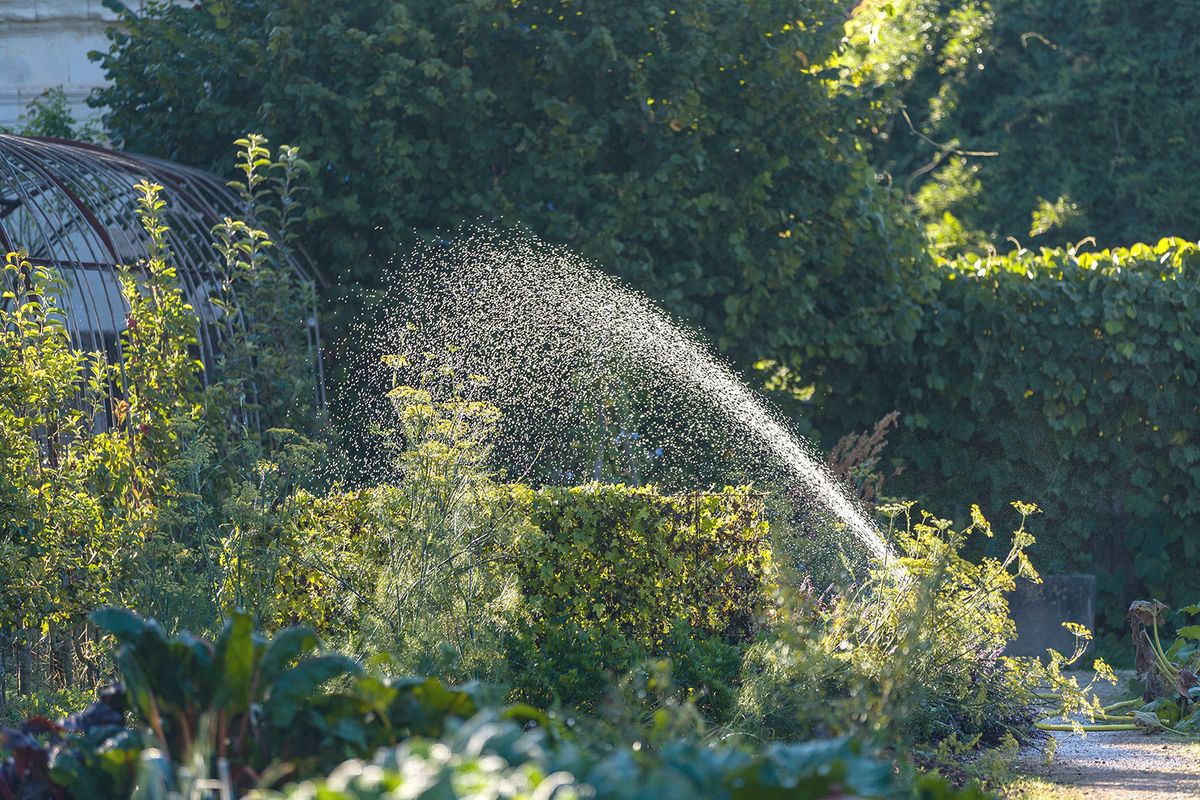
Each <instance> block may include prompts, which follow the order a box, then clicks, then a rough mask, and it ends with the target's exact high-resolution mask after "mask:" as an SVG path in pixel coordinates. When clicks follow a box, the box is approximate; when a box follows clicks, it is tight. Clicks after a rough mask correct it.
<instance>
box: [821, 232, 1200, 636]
mask: <svg viewBox="0 0 1200 800" xmlns="http://www.w3.org/2000/svg"><path fill="white" fill-rule="evenodd" d="M1197 269H1200V253H1198V249H1197V247H1196V245H1194V244H1189V243H1186V242H1182V241H1179V240H1171V239H1167V240H1163V241H1161V242H1159V243H1158V244H1157V245H1154V246H1149V245H1135V246H1134V247H1132V248H1129V249H1119V250H1112V251H1101V252H1096V253H1073V252H1071V251H1064V250H1043V251H1042V252H1031V251H1028V250H1022V251H1017V252H1014V253H1012V254H1010V255H1008V256H1002V257H991V258H986V257H985V258H979V257H975V256H964V257H962V258H960V259H956V260H954V261H952V262H949V263H947V264H945V265H944V266H943V273H942V283H941V286H940V288H939V289H938V292H937V295H936V302H935V303H931V304H930V305H929V307H928V308H927V311H926V314H925V317H924V326H923V330H922V331H921V333H920V334H919V336H918V337H917V339H916V340H915V342H914V344H913V346H912V349H911V350H910V351H908V352H905V353H901V354H898V355H897V360H896V365H895V368H894V369H893V370H892V371H891V372H889V373H887V374H885V375H882V376H877V377H878V378H879V379H882V380H883V381H885V382H887V384H888V385H889V386H890V389H889V390H888V394H886V395H883V396H881V397H879V398H878V399H874V398H872V395H871V392H872V391H873V390H874V391H882V388H880V389H877V390H876V389H873V386H872V384H870V383H864V391H863V393H862V394H860V395H858V396H857V397H859V398H860V401H859V402H856V403H854V404H851V405H850V406H849V408H850V409H857V410H858V411H859V413H861V412H862V411H863V410H865V411H866V415H865V417H866V418H870V416H871V415H872V414H874V415H876V416H880V415H882V414H883V413H885V412H886V411H888V410H890V409H891V408H893V407H898V408H901V409H904V410H905V411H906V412H907V413H906V414H905V416H904V417H903V418H902V424H901V430H900V432H899V433H897V434H894V435H893V437H892V444H891V445H890V449H889V451H888V453H889V456H888V457H889V458H891V457H896V458H899V459H901V460H903V462H904V463H905V465H906V469H905V471H904V473H903V474H902V475H901V476H900V477H898V478H896V479H894V480H893V481H892V482H891V483H890V484H889V487H888V489H889V492H890V493H899V494H901V495H903V494H906V493H907V494H909V495H910V496H914V497H917V496H919V497H921V498H922V499H923V501H925V502H926V503H927V504H931V505H933V506H935V507H946V508H961V507H963V505H964V504H965V503H967V502H969V499H970V498H972V497H976V498H979V500H980V504H981V506H982V507H983V508H984V509H985V511H988V512H989V513H996V512H997V511H998V510H999V509H1000V508H1001V507H1002V506H1003V505H1004V504H1006V503H1007V502H1008V500H1009V499H1010V498H1012V497H1014V496H1023V497H1026V498H1028V499H1029V500H1031V501H1035V502H1036V503H1037V504H1038V505H1039V506H1041V508H1042V509H1043V510H1044V512H1045V514H1046V518H1047V523H1048V524H1047V525H1046V528H1047V534H1046V535H1045V536H1043V537H1042V544H1041V545H1040V546H1039V547H1038V549H1037V550H1035V553H1034V555H1035V557H1036V558H1037V559H1038V560H1039V561H1040V562H1041V563H1042V564H1043V568H1044V569H1046V570H1049V571H1068V570H1072V569H1078V570H1084V571H1089V572H1091V571H1094V572H1096V573H1097V575H1098V576H1099V578H1100V580H1099V585H1100V591H1101V609H1100V610H1101V613H1102V619H1103V622H1104V627H1105V629H1106V630H1108V631H1119V630H1120V628H1121V627H1123V625H1122V621H1121V619H1122V615H1123V614H1124V609H1125V606H1126V604H1127V603H1128V598H1129V597H1131V596H1138V595H1139V594H1151V595H1153V596H1156V597H1161V598H1163V599H1164V600H1167V601H1168V602H1173V603H1178V602H1182V601H1184V600H1186V599H1187V598H1188V597H1191V596H1194V595H1195V593H1196V591H1197V590H1198V589H1200V583H1197V581H1196V579H1195V576H1194V575H1192V574H1190V573H1188V572H1186V571H1183V572H1181V571H1180V570H1179V569H1177V568H1176V565H1178V564H1186V563H1192V562H1193V561H1194V560H1195V558H1196V557H1197V555H1200V551H1198V550H1197V547H1198V543H1197V541H1196V538H1195V536H1194V528H1195V526H1196V521H1197V519H1198V518H1200V517H1198V515H1200V505H1197V503H1198V502H1200V446H1198V445H1197V442H1196V441H1195V437H1196V431H1197V429H1200V408H1198V406H1197V402H1196V397H1197V394H1196V385H1197V381H1200V366H1198V364H1197V360H1198V359H1200V338H1198V337H1197V334H1196V331H1195V329H1194V326H1193V325H1192V324H1191V322H1190V320H1191V319H1193V318H1194V317H1195V315H1196V314H1197V309H1198V308H1200V305H1198V303H1200V289H1198V286H1197ZM871 403H874V404H875V405H874V408H871V405H870V404H871ZM837 411H840V413H841V414H842V416H841V418H840V419H841V421H840V422H839V423H837V424H838V425H839V426H844V427H843V429H845V428H853V427H856V426H858V425H860V424H861V421H859V420H853V419H852V417H850V416H849V415H848V414H846V413H845V411H844V410H835V409H830V410H828V411H827V412H826V413H827V414H829V416H831V417H832V416H834V412H837ZM851 413H853V412H851Z"/></svg>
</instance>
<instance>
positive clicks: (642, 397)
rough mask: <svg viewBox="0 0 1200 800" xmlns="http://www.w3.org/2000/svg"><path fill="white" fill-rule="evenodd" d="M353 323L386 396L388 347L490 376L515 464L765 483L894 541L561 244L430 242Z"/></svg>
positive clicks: (373, 383) (876, 551) (721, 378)
mask: <svg viewBox="0 0 1200 800" xmlns="http://www.w3.org/2000/svg"><path fill="white" fill-rule="evenodd" d="M354 336H355V337H356V338H357V339H359V340H360V341H361V342H362V343H364V344H365V345H366V347H365V348H364V349H363V353H365V354H366V355H364V356H363V363H362V364H361V365H360V370H361V374H362V378H363V380H362V382H361V386H360V390H363V391H365V389H362V387H366V386H370V387H373V388H371V389H370V391H371V392H373V393H374V394H375V395H376V396H378V395H380V394H381V393H382V390H381V389H380V387H381V386H382V383H383V379H382V378H381V376H380V372H381V369H382V368H381V367H380V366H379V364H378V356H379V355H380V354H384V353H406V354H418V355H420V354H423V353H429V354H432V355H433V357H434V358H439V359H443V360H444V361H445V362H446V363H448V364H450V365H451V366H452V367H453V368H454V369H455V370H456V371H458V372H460V373H462V374H467V373H476V374H481V375H485V376H487V377H488V378H489V380H490V385H489V387H488V389H487V392H488V397H487V399H489V400H490V401H491V402H493V403H495V404H496V405H497V406H499V407H500V409H501V411H502V412H503V422H502V423H501V428H500V430H499V431H498V433H497V437H496V438H497V441H498V448H497V453H498V456H499V458H500V459H501V460H502V461H503V462H504V464H503V465H504V467H505V468H506V469H507V471H508V473H509V474H510V475H520V476H534V477H535V479H536V480H541V481H545V482H560V483H580V482H584V481H588V480H593V479H596V480H612V481H624V482H631V481H632V482H649V483H655V484H657V485H660V486H662V487H664V488H666V489H669V490H676V491H689V490H695V489H704V488H708V487H711V486H715V485H723V484H728V483H741V482H753V483H754V484H756V485H759V486H764V487H771V488H772V489H775V490H781V491H782V492H783V494H784V495H785V496H786V497H787V498H789V501H790V502H791V503H792V504H793V505H794V506H795V507H796V508H797V509H799V511H800V512H802V513H803V514H804V515H805V516H806V517H808V518H812V519H817V520H820V521H821V523H822V524H823V525H825V528H826V529H827V530H832V531H836V532H837V533H836V535H839V536H843V537H845V538H846V539H847V540H848V543H849V544H852V545H854V546H856V547H857V549H858V550H859V551H861V552H863V553H864V554H865V555H866V556H867V557H868V558H873V559H884V558H886V557H887V556H888V555H889V548H888V546H887V545H886V543H885V542H884V540H883V539H882V538H881V536H880V535H879V532H878V531H877V530H876V528H875V527H874V525H873V524H872V523H871V522H870V520H869V519H868V517H867V516H866V515H865V514H864V512H863V511H862V509H861V508H860V507H859V505H858V503H857V501H856V500H855V499H853V498H852V496H851V495H850V494H849V493H848V492H847V491H846V489H845V487H843V486H842V485H840V484H839V483H838V481H836V480H835V479H834V478H833V476H832V475H831V474H830V473H829V471H828V469H827V468H826V467H825V465H824V463H823V461H822V460H821V459H820V458H819V457H818V456H817V454H816V453H815V451H814V450H813V448H812V446H811V445H810V444H809V443H808V442H807V441H806V440H805V439H804V438H803V437H802V436H800V435H799V433H797V432H796V431H795V429H794V428H793V426H792V425H791V423H790V422H789V421H788V420H787V419H786V418H785V417H784V416H782V415H781V414H780V413H778V412H777V411H776V410H775V409H774V408H772V407H771V406H770V405H769V404H768V402H767V401H766V400H765V399H764V398H763V397H762V396H761V395H759V394H758V393H756V392H755V391H753V390H751V389H750V388H749V387H748V386H747V385H746V384H745V383H744V382H743V381H742V380H740V379H739V378H738V376H737V375H736V374H735V373H734V372H733V370H732V369H731V368H730V367H729V366H728V365H727V364H726V363H725V362H724V361H723V360H721V359H720V358H719V357H718V356H716V355H715V354H714V353H713V351H712V349H711V348H710V347H709V346H708V345H707V343H706V342H704V341H703V340H702V339H701V338H700V337H699V336H698V335H697V334H695V333H694V332H692V331H690V330H688V329H687V328H686V327H684V326H682V325H681V324H679V323H677V322H676V321H674V320H673V319H672V318H671V317H670V316H669V315H668V314H666V313H665V312H664V311H663V310H662V309H660V308H659V307H657V306H656V305H655V304H654V303H652V302H651V301H650V300H648V299H647V298H646V297H645V296H644V295H642V294H640V293H638V292H635V291H633V290H631V289H630V288H628V287H626V286H624V285H622V284H621V283H620V282H619V281H617V280H615V279H613V278H611V277H609V276H607V275H605V274H604V273H602V272H601V271H600V270H598V269H597V268H595V267H594V266H592V265H591V264H589V263H588V262H587V261H586V260H584V259H582V258H580V257H579V256H577V255H575V254H573V253H571V252H570V251H568V250H566V249H564V248H561V247H557V246H552V245H548V244H546V243H544V242H541V241H540V240H538V239H536V238H535V237H533V236H530V235H523V234H512V233H503V234H502V233H499V232H496V231H494V230H491V229H486V228H481V229H475V230H473V231H468V232H466V233H464V234H463V235H461V236H459V237H458V238H456V239H454V240H452V241H443V242H441V243H437V244H431V245H426V246H424V247H422V248H419V249H418V250H416V251H415V252H414V253H413V254H412V255H411V257H409V258H407V259H406V260H405V261H404V263H402V264H401V265H399V267H398V268H397V269H396V271H395V272H394V274H393V275H392V276H391V282H390V285H389V287H388V289H387V292H386V299H385V301H384V302H383V303H382V304H381V305H380V307H379V311H377V313H376V314H375V315H374V316H373V317H371V318H370V319H362V320H360V321H359V322H358V323H357V325H356V327H355V332H354ZM381 408H382V406H381Z"/></svg>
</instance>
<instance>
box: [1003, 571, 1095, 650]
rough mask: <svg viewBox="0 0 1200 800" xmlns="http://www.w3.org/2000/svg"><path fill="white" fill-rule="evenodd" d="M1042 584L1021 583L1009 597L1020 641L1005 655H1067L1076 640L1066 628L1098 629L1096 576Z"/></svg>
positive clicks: (1050, 579) (1056, 577) (1058, 578)
mask: <svg viewBox="0 0 1200 800" xmlns="http://www.w3.org/2000/svg"><path fill="white" fill-rule="evenodd" d="M1042 580H1043V582H1042V583H1038V584H1035V583H1030V582H1029V581H1019V582H1018V583H1017V589H1016V591H1014V592H1013V593H1012V594H1010V595H1009V596H1008V605H1009V610H1010V611H1011V613H1012V618H1013V621H1014V622H1016V624H1017V638H1016V639H1015V640H1013V641H1012V642H1010V643H1009V645H1008V648H1007V649H1006V650H1005V651H1004V653H1005V655H1009V656H1045V655H1046V649H1047V648H1053V649H1055V650H1057V651H1059V652H1060V653H1062V654H1063V655H1068V656H1069V655H1070V654H1071V653H1072V652H1073V651H1074V649H1075V637H1074V636H1072V635H1071V633H1070V632H1069V631H1068V630H1067V629H1066V628H1064V627H1063V626H1062V624H1063V623H1064V622H1078V623H1079V624H1080V625H1083V626H1084V627H1086V628H1087V629H1088V630H1095V625H1096V576H1095V575H1043V576H1042Z"/></svg>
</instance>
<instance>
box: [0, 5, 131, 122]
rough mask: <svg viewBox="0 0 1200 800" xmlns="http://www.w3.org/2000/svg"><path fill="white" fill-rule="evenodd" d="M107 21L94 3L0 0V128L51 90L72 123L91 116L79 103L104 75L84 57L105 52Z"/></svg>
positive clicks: (103, 10) (106, 15) (109, 19)
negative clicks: (63, 99)
mask: <svg viewBox="0 0 1200 800" xmlns="http://www.w3.org/2000/svg"><path fill="white" fill-rule="evenodd" d="M126 2H127V4H128V5H130V6H131V7H138V6H140V5H141V3H140V2H138V0H132V2H131V1H130V0H126ZM113 19H114V15H113V13H112V12H111V11H109V10H108V9H106V8H105V7H104V6H103V5H101V3H100V0H0V127H12V126H13V125H15V124H16V122H17V119H18V117H20V116H21V114H22V113H24V111H25V107H26V106H27V105H28V103H29V101H30V100H32V99H33V98H35V97H37V96H38V95H40V94H41V93H42V92H44V91H45V90H46V89H49V88H52V87H55V86H61V87H62V88H63V90H64V91H65V92H66V95H67V99H68V102H69V103H70V106H71V110H72V111H73V112H74V114H75V118H76V120H78V121H84V120H87V119H92V118H95V117H96V116H97V114H96V112H95V111H94V110H93V109H90V108H88V106H87V104H86V103H85V102H84V100H85V99H86V98H87V96H88V94H89V93H90V92H91V91H92V89H94V88H96V87H98V86H102V85H103V84H104V73H103V71H102V70H101V69H100V66H99V65H98V64H95V63H93V62H91V61H89V60H88V57H87V54H88V52H89V51H91V50H107V49H108V40H107V39H106V38H105V36H104V31H105V29H106V28H107V27H108V26H110V25H111V24H112V22H113Z"/></svg>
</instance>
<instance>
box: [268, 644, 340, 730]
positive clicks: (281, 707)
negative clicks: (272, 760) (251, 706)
mask: <svg viewBox="0 0 1200 800" xmlns="http://www.w3.org/2000/svg"><path fill="white" fill-rule="evenodd" d="M361 672H362V666H361V665H360V664H359V663H358V662H357V661H355V660H354V659H352V658H349V657H348V656H343V655H321V656H315V657H313V658H308V659H305V660H303V661H301V662H300V663H299V664H297V665H296V666H294V667H292V668H291V669H288V670H286V671H285V672H284V673H283V674H281V675H280V676H279V677H278V678H277V679H276V680H275V681H274V682H273V683H272V684H271V685H270V686H269V687H267V689H266V694H265V702H264V704H263V709H264V711H265V712H266V713H267V717H268V719H269V720H270V721H271V724H272V725H274V726H275V727H278V728H286V727H287V726H289V725H291V724H292V721H293V720H294V719H295V718H296V715H297V714H298V713H299V712H300V710H301V709H302V708H303V707H304V706H306V705H307V704H309V703H311V702H312V700H313V699H314V694H315V693H316V691H317V689H318V688H319V687H320V686H321V685H322V684H324V683H326V682H327V681H330V680H333V679H334V678H339V677H342V676H344V675H358V674H360V673H361Z"/></svg>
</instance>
